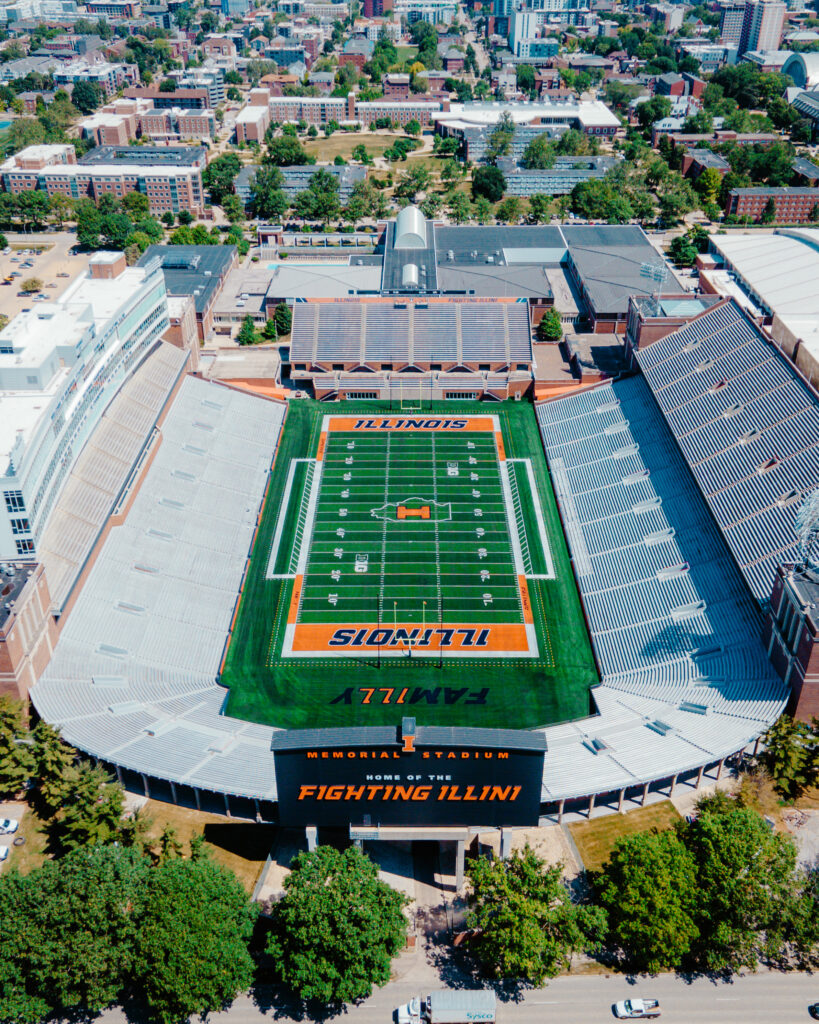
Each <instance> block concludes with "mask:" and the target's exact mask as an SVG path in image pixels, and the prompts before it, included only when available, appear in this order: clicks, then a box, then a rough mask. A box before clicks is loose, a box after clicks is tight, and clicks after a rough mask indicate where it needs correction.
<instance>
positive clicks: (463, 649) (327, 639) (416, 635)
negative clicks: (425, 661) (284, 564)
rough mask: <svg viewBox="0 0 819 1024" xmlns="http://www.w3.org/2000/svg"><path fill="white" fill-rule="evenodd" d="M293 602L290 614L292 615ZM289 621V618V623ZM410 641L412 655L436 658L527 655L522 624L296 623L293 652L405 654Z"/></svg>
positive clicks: (526, 641) (298, 584) (297, 584)
mask: <svg viewBox="0 0 819 1024" xmlns="http://www.w3.org/2000/svg"><path fill="white" fill-rule="evenodd" d="M300 587H301V577H300V576H299V577H297V578H296V585H295V586H294V588H293V594H294V596H295V593H296V590H297V588H298V589H299V591H300ZM294 607H297V604H296V605H295V606H294V604H293V602H291V605H290V613H291V615H292V614H294ZM290 621H292V620H291V619H290V616H288V622H290ZM407 640H409V641H413V643H412V648H413V652H414V653H418V654H421V653H422V652H423V653H425V654H428V655H434V656H437V655H438V653H439V651H440V652H442V653H443V655H444V656H446V655H447V654H455V653H458V654H464V655H468V654H484V653H488V652H492V651H498V652H502V651H503V652H512V653H517V652H519V653H520V654H528V653H529V642H528V639H527V636H526V627H525V626H524V625H523V623H520V622H517V623H509V622H497V623H496V622H493V623H490V624H489V625H486V626H481V625H475V624H474V623H473V624H471V625H467V624H465V623H449V622H447V623H444V624H443V625H437V626H427V627H426V628H422V627H421V626H419V625H418V623H399V624H398V625H395V624H389V625H388V624H386V623H382V624H381V625H380V626H379V625H378V624H377V623H374V622H372V623H354V624H350V625H345V624H343V623H336V624H335V625H332V624H328V623H324V622H321V623H303V622H299V623H296V626H295V631H294V634H293V648H292V650H293V652H294V653H296V652H298V653H304V652H311V653H312V652H315V653H316V654H319V655H322V654H323V655H328V654H329V655H332V654H338V655H344V654H351V653H357V652H361V651H362V650H367V651H372V652H375V651H377V650H378V648H379V647H380V648H381V651H382V653H383V652H384V651H385V650H394V651H405V650H407V648H408V646H409V645H408V644H407V643H406V641H407Z"/></svg>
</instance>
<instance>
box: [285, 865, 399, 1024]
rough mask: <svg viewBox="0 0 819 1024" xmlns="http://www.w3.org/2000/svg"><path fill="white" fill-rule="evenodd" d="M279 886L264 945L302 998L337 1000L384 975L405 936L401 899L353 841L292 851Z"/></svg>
mask: <svg viewBox="0 0 819 1024" xmlns="http://www.w3.org/2000/svg"><path fill="white" fill-rule="evenodd" d="M284 886H285V894H284V898H283V899H282V900H281V901H280V902H278V903H276V904H275V905H274V907H273V911H272V934H271V936H270V939H269V942H268V947H267V948H268V952H269V953H270V954H271V956H272V957H273V960H274V962H275V964H276V971H277V974H278V975H279V976H280V977H281V979H282V980H283V981H284V982H285V984H286V985H288V986H289V987H290V988H292V989H293V990H294V991H295V992H296V993H297V994H298V995H299V996H300V997H301V998H303V999H316V1000H320V1001H321V1002H322V1003H332V1004H339V1003H349V1002H354V1001H355V1000H357V999H363V998H365V997H366V996H368V995H369V994H370V993H371V992H372V987H373V985H384V984H386V983H387V981H388V980H389V977H390V961H391V960H392V958H393V957H394V956H395V954H396V953H397V952H398V951H399V950H400V949H401V947H402V946H403V944H404V941H405V936H406V929H407V921H406V918H405V917H404V913H403V910H402V908H403V905H404V902H405V899H404V897H403V896H401V895H400V894H399V893H397V892H396V891H395V890H394V889H391V888H390V887H389V886H388V885H386V883H384V882H382V881H381V880H380V879H379V877H378V870H377V868H376V866H375V864H373V862H372V861H371V860H370V859H369V858H368V857H366V856H365V855H364V854H363V853H362V852H361V851H360V850H358V849H357V848H356V847H354V846H353V847H350V848H349V849H347V850H344V851H343V852H339V851H338V850H336V849H334V848H333V847H331V846H320V847H319V848H318V849H317V850H316V851H315V852H314V853H301V854H299V856H298V857H296V859H295V860H294V861H293V864H292V871H291V873H290V875H289V876H288V877H287V879H286V880H285V883H284Z"/></svg>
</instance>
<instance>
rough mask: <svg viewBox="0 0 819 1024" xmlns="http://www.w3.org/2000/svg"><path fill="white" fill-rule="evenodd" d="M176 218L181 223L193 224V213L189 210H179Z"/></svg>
mask: <svg viewBox="0 0 819 1024" xmlns="http://www.w3.org/2000/svg"><path fill="white" fill-rule="evenodd" d="M176 219H177V221H178V222H179V223H180V224H182V225H188V224H193V214H192V213H191V211H190V210H180V211H179V213H178V214H177V215H176Z"/></svg>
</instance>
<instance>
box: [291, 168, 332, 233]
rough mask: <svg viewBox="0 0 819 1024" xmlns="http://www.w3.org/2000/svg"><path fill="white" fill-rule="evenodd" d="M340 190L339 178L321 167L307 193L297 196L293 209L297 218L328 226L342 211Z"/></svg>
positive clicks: (312, 179)
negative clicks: (315, 221) (339, 196)
mask: <svg viewBox="0 0 819 1024" xmlns="http://www.w3.org/2000/svg"><path fill="white" fill-rule="evenodd" d="M338 189H339V183H338V178H337V177H336V176H335V175H334V174H331V173H330V172H329V171H327V170H325V169H324V168H323V167H320V168H319V169H318V170H317V171H316V173H315V174H313V175H312V177H311V178H310V181H309V182H308V183H307V188H306V189H305V191H304V192H300V193H299V194H298V195H297V196H296V199H295V201H294V203H293V209H294V210H295V212H296V214H297V216H299V217H303V218H304V219H305V220H317V221H320V222H321V223H322V224H327V222H328V221H330V220H331V219H332V218H333V217H337V216H338V214H339V211H340V210H341V203H340V201H339V198H338Z"/></svg>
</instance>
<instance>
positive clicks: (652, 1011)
mask: <svg viewBox="0 0 819 1024" xmlns="http://www.w3.org/2000/svg"><path fill="white" fill-rule="evenodd" d="M614 1016H615V1017H619V1018H620V1019H621V1020H650V1019H651V1018H653V1017H659V1016H660V1001H659V1000H658V999H624V1000H622V1002H619V1003H615V1004H614Z"/></svg>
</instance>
